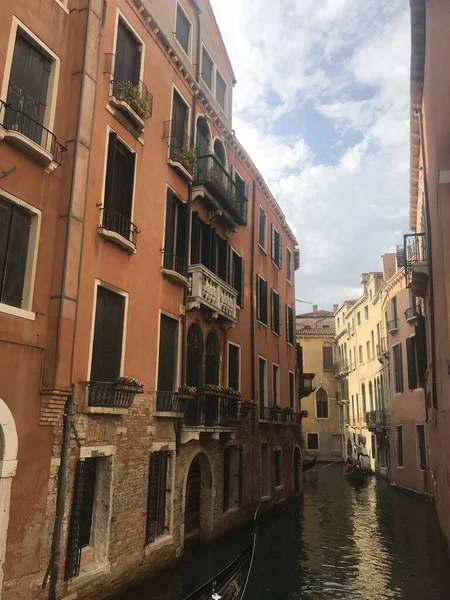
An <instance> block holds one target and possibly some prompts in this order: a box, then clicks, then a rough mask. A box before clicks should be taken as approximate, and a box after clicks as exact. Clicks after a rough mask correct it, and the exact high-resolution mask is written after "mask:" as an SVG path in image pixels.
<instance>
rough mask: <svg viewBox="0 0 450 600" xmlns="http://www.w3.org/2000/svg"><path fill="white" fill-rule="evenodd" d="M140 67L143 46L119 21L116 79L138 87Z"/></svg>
mask: <svg viewBox="0 0 450 600" xmlns="http://www.w3.org/2000/svg"><path fill="white" fill-rule="evenodd" d="M140 66H141V45H140V43H139V42H138V40H137V39H136V37H135V36H134V35H133V33H132V32H131V31H130V30H129V29H128V27H127V26H126V25H125V23H124V22H123V21H122V20H121V19H119V25H118V27H117V45H116V61H115V64H114V79H116V80H117V81H119V82H122V83H126V82H127V81H130V82H131V83H132V84H133V85H138V84H139V71H140Z"/></svg>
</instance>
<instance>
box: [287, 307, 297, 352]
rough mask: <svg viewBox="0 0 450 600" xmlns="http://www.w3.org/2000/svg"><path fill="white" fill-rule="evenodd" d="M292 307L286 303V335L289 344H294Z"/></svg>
mask: <svg viewBox="0 0 450 600" xmlns="http://www.w3.org/2000/svg"><path fill="white" fill-rule="evenodd" d="M294 335H295V334H294V309H293V308H292V306H289V304H286V337H287V341H288V343H289V344H292V345H294Z"/></svg>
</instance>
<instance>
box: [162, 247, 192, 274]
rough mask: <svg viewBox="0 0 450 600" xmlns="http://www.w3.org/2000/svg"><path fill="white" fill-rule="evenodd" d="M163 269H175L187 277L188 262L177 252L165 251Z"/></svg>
mask: <svg viewBox="0 0 450 600" xmlns="http://www.w3.org/2000/svg"><path fill="white" fill-rule="evenodd" d="M163 269H166V270H167V271H175V272H176V273H178V274H179V275H181V276H182V277H185V278H186V279H187V276H188V267H187V262H186V261H185V260H184V258H180V257H179V256H177V255H176V254H171V253H170V252H165V251H163Z"/></svg>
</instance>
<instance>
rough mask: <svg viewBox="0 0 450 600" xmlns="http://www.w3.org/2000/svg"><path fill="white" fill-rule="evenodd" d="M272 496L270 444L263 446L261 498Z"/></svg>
mask: <svg viewBox="0 0 450 600" xmlns="http://www.w3.org/2000/svg"><path fill="white" fill-rule="evenodd" d="M266 496H270V464H269V444H261V498H264V497H266Z"/></svg>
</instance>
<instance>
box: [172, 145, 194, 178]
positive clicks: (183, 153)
mask: <svg viewBox="0 0 450 600" xmlns="http://www.w3.org/2000/svg"><path fill="white" fill-rule="evenodd" d="M173 160H175V161H178V162H179V163H181V164H182V165H183V167H184V168H185V169H186V171H188V172H189V173H190V174H191V175H192V173H193V172H194V169H195V166H196V164H197V154H196V152H195V148H188V147H184V148H181V149H180V150H176V151H175V152H174V155H173Z"/></svg>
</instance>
